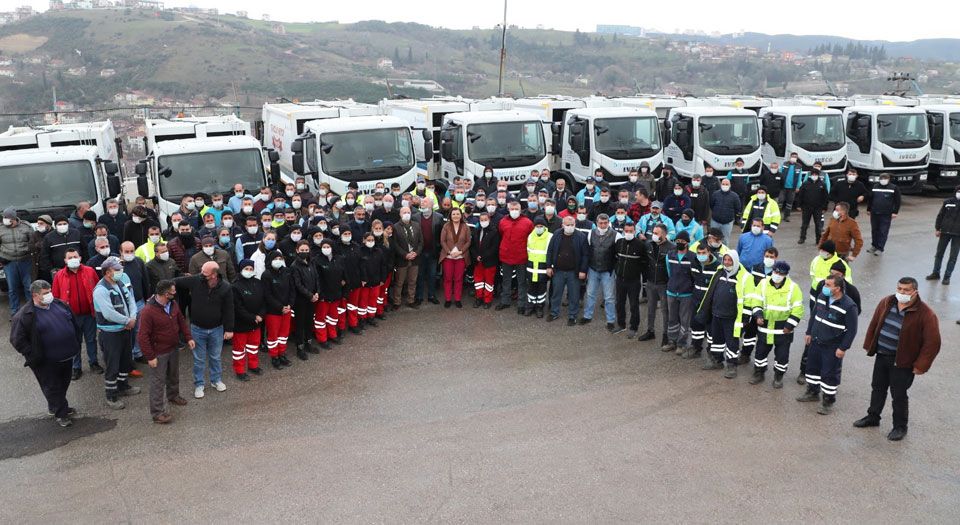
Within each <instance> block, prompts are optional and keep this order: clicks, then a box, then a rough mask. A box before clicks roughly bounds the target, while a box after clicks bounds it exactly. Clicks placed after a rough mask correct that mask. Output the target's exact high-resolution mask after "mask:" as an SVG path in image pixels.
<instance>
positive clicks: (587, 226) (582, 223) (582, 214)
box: [576, 206, 596, 235]
mask: <svg viewBox="0 0 960 525" xmlns="http://www.w3.org/2000/svg"><path fill="white" fill-rule="evenodd" d="M576 219H577V231H578V232H580V233H582V234H584V235H587V234H589V233H590V232H591V231H592V230H593V229H594V228H595V227H596V225H595V224H594V223H593V221H591V220H590V219H588V218H587V207H586V206H580V207H578V208H577V214H576Z"/></svg>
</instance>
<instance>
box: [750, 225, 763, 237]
mask: <svg viewBox="0 0 960 525" xmlns="http://www.w3.org/2000/svg"><path fill="white" fill-rule="evenodd" d="M750 231H751V232H753V234H754V235H760V234H761V233H763V228H761V227H759V226H752V227H750Z"/></svg>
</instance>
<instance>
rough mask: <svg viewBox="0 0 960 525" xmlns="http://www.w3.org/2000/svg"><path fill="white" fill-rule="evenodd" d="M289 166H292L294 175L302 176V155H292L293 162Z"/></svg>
mask: <svg viewBox="0 0 960 525" xmlns="http://www.w3.org/2000/svg"><path fill="white" fill-rule="evenodd" d="M294 144H296V142H294ZM291 164H293V172H294V173H296V174H297V175H304V169H303V153H294V154H293V160H292V161H291Z"/></svg>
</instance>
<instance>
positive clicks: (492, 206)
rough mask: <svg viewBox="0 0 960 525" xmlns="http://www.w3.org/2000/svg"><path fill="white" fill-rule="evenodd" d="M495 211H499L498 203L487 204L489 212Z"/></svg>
mask: <svg viewBox="0 0 960 525" xmlns="http://www.w3.org/2000/svg"><path fill="white" fill-rule="evenodd" d="M495 211H497V205H496V204H488V205H487V213H493V212H495Z"/></svg>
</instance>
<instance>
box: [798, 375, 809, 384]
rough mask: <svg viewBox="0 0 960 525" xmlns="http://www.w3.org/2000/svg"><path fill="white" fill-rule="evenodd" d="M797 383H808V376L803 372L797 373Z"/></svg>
mask: <svg viewBox="0 0 960 525" xmlns="http://www.w3.org/2000/svg"><path fill="white" fill-rule="evenodd" d="M797 384H798V385H805V384H807V376H805V375H804V374H803V372H800V373H799V374H797Z"/></svg>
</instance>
